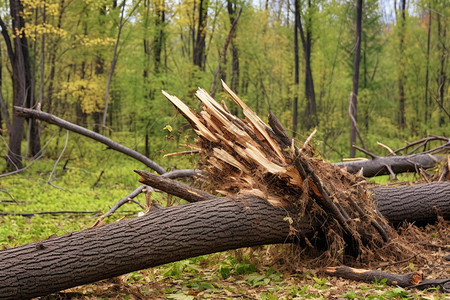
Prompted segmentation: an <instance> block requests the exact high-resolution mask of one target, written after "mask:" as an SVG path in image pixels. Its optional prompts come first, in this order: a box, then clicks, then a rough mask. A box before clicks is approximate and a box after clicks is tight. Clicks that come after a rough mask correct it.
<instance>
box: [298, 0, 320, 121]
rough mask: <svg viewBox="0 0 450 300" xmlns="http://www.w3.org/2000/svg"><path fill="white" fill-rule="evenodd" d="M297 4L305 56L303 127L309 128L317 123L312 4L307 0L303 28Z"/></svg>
mask: <svg viewBox="0 0 450 300" xmlns="http://www.w3.org/2000/svg"><path fill="white" fill-rule="evenodd" d="M298 5H299V10H298V11H299V13H298V18H299V21H298V28H299V30H300V37H301V40H302V45H303V56H304V58H305V99H306V108H305V112H304V115H303V116H304V120H305V124H304V125H305V128H306V129H311V128H312V127H314V126H316V125H317V107H316V93H315V91H314V81H313V75H312V69H311V49H312V43H313V40H312V16H311V14H312V9H313V7H312V4H311V0H308V8H307V12H306V18H305V19H306V20H305V30H303V25H302V20H301V7H300V4H298Z"/></svg>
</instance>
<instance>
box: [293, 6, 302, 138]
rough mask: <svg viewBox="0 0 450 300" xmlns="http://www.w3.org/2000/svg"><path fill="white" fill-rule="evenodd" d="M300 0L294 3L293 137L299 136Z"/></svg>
mask: <svg viewBox="0 0 450 300" xmlns="http://www.w3.org/2000/svg"><path fill="white" fill-rule="evenodd" d="M298 1H299V0H295V1H294V3H295V4H294V5H295V10H294V13H295V21H294V101H293V103H292V137H293V138H295V136H296V134H297V125H298V92H299V90H300V88H299V85H300V74H299V73H300V62H299V61H300V59H299V57H298V28H299V27H300V26H301V24H300V7H299V3H298Z"/></svg>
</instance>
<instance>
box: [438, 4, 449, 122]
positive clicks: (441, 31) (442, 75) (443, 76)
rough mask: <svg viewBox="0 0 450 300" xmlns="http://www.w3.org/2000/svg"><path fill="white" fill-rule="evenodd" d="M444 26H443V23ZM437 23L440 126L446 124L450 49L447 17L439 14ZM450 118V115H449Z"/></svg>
mask: <svg viewBox="0 0 450 300" xmlns="http://www.w3.org/2000/svg"><path fill="white" fill-rule="evenodd" d="M441 22H442V23H444V24H443V26H442V23H441ZM437 23H438V24H437V25H438V39H439V44H438V45H439V50H440V57H439V63H440V69H439V80H438V84H439V88H438V97H439V99H438V100H437V101H439V106H440V111H441V113H440V116H439V127H442V126H444V124H445V119H446V117H445V115H444V112H443V110H444V108H445V106H444V99H445V91H446V88H445V84H446V83H447V73H446V72H445V67H446V60H447V56H448V53H449V50H448V49H447V47H446V45H445V44H446V38H447V26H446V18H442V17H441V15H440V14H439V13H438V14H437ZM449 118H450V117H449Z"/></svg>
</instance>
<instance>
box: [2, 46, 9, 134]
mask: <svg viewBox="0 0 450 300" xmlns="http://www.w3.org/2000/svg"><path fill="white" fill-rule="evenodd" d="M2 70H3V62H2V51H1V49H0V135H3V134H2V132H1V129H2V122H3V123H5V127H6V130H8V132H10V131H11V121H10V118H9V111H8V107H7V106H6V102H5V99H4V98H3V92H2V87H3V72H2Z"/></svg>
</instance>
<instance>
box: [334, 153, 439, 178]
mask: <svg viewBox="0 0 450 300" xmlns="http://www.w3.org/2000/svg"><path fill="white" fill-rule="evenodd" d="M442 160H443V158H442V157H439V156H435V155H432V154H415V155H408V156H385V157H380V156H375V157H374V158H372V159H370V160H355V161H345V162H339V163H335V165H336V166H338V167H341V168H347V171H348V172H350V173H353V174H356V173H358V172H359V171H360V170H361V169H362V175H363V176H364V177H374V176H379V175H386V174H391V175H392V174H398V173H405V172H419V169H421V168H423V169H426V168H430V167H433V166H434V165H435V164H436V163H438V162H440V161H442Z"/></svg>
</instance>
